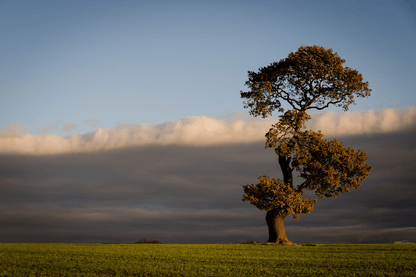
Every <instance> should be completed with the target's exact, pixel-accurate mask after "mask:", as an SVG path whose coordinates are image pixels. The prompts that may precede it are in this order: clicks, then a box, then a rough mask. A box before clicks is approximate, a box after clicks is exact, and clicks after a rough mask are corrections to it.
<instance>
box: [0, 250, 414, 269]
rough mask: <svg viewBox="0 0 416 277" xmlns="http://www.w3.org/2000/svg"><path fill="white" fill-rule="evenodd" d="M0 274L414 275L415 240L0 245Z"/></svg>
mask: <svg viewBox="0 0 416 277" xmlns="http://www.w3.org/2000/svg"><path fill="white" fill-rule="evenodd" d="M0 276H3V277H4V276H416V244H339V245H337V244H332V245H321V246H299V247H296V246H276V245H255V244H190V245H189V244H75V243H74V244H58V243H56V244H53V243H49V244H48V243H2V244H0Z"/></svg>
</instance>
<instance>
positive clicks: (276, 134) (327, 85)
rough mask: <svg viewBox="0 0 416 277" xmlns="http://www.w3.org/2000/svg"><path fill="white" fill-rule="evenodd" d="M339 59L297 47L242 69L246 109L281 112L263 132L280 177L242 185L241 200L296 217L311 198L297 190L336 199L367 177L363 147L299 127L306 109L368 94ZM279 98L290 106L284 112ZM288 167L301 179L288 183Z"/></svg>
mask: <svg viewBox="0 0 416 277" xmlns="http://www.w3.org/2000/svg"><path fill="white" fill-rule="evenodd" d="M343 63H345V60H343V59H341V58H340V57H339V56H338V54H337V53H333V52H332V49H325V48H323V47H320V46H316V45H314V46H302V47H300V48H299V49H298V51H297V52H296V53H290V54H289V56H288V57H287V58H286V59H282V60H280V61H279V62H275V63H271V64H270V65H269V66H267V67H263V68H260V69H259V72H258V73H256V72H252V71H249V72H248V76H249V80H248V81H247V82H246V85H247V86H248V87H249V89H250V90H249V91H247V92H243V91H241V98H243V99H245V101H244V104H245V108H248V109H250V114H251V115H253V116H259V115H261V116H262V117H263V118H265V117H267V116H268V115H271V114H272V112H273V111H275V110H278V111H279V112H281V113H283V114H281V115H280V116H279V121H278V122H277V123H276V124H274V125H272V128H270V130H269V132H268V133H267V134H266V148H269V147H273V148H275V151H276V154H277V155H278V156H279V164H280V167H281V169H282V173H283V177H284V178H283V179H284V180H283V181H281V180H276V179H274V178H272V179H270V178H269V177H267V176H263V177H259V178H258V179H259V180H260V181H259V183H258V184H256V185H248V184H247V185H242V186H243V188H244V192H245V194H244V196H243V201H250V203H251V204H253V205H255V206H256V207H257V208H259V209H261V210H267V211H268V212H269V211H272V212H273V214H276V215H294V217H295V218H296V219H299V214H300V213H310V212H311V211H312V210H313V206H314V204H315V203H316V201H317V200H316V199H303V198H302V192H303V190H305V189H308V190H313V191H315V197H317V198H320V199H322V198H324V197H332V198H336V197H338V196H339V195H340V193H344V192H349V191H350V189H351V188H356V189H358V188H359V187H360V182H361V181H363V180H364V179H366V178H367V177H368V174H369V173H370V172H371V170H372V167H371V166H369V165H367V164H366V161H367V159H368V157H367V154H366V152H365V151H363V150H358V151H356V150H355V149H353V148H352V147H349V148H346V147H344V145H343V144H342V143H341V142H338V140H337V139H336V138H335V139H333V140H330V141H328V140H326V139H323V135H322V134H321V132H320V131H318V132H314V131H312V130H306V128H305V123H306V121H307V120H309V119H310V118H311V117H310V116H309V115H308V114H307V112H306V111H307V110H309V109H317V110H322V109H324V108H327V107H329V105H335V106H337V107H342V108H343V109H344V110H345V111H347V110H348V106H349V105H350V104H354V103H355V101H354V97H355V96H357V97H367V96H370V92H371V89H369V88H368V82H363V77H362V75H361V74H360V73H358V71H356V70H353V69H351V68H349V67H344V66H343ZM282 100H284V101H286V102H287V103H288V104H289V105H290V106H291V107H292V109H290V110H287V111H286V112H285V110H284V109H283V108H282V107H281V101H282ZM293 170H296V171H298V172H299V176H300V177H302V178H303V179H305V181H304V182H303V183H301V184H299V185H297V186H294V185H293V177H292V172H293ZM276 228H277V227H276ZM281 228H283V227H281Z"/></svg>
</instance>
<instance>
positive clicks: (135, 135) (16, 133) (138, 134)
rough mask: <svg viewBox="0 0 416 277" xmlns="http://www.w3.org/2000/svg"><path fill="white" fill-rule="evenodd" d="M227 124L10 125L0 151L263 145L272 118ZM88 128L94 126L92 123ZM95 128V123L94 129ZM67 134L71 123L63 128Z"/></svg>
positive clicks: (380, 118)
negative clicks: (80, 130) (41, 129)
mask: <svg viewBox="0 0 416 277" xmlns="http://www.w3.org/2000/svg"><path fill="white" fill-rule="evenodd" d="M241 117H242V116H240V115H237V116H231V117H230V118H231V119H232V120H231V121H227V120H221V119H214V118H208V117H205V116H194V117H188V118H184V119H181V120H175V121H169V122H165V123H162V124H158V125H148V124H137V125H118V126H117V127H116V128H111V129H101V128H99V129H98V130H97V131H95V132H93V133H89V134H85V135H79V134H73V135H71V136H70V137H60V136H57V135H43V136H38V135H31V134H27V133H26V134H23V132H22V131H23V130H24V127H22V126H15V125H12V126H9V127H8V128H3V129H2V130H0V153H15V154H25V155H54V154H65V153H89V152H96V151H102V150H112V149H123V148H128V147H143V146H149V145H187V146H194V147H200V146H202V147H206V146H215V145H230V144H244V143H255V142H261V141H264V134H265V133H266V132H267V131H268V130H269V128H270V126H271V125H272V124H273V123H275V119H265V120H261V119H257V120H256V119H255V120H247V119H241ZM312 117H313V118H312V120H310V121H309V122H308V123H307V127H308V128H310V129H313V130H321V131H322V133H323V134H324V135H326V136H348V135H363V134H382V133H390V132H396V131H406V130H410V129H412V128H414V127H415V126H416V108H414V107H409V108H407V109H406V110H399V109H385V110H381V111H372V110H370V111H368V112H345V113H335V112H325V113H317V114H312ZM91 126H93V125H91ZM94 126H95V125H94ZM65 128H67V129H68V130H69V129H70V128H73V126H72V125H68V126H67V125H66V126H65Z"/></svg>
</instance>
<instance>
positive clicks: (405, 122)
mask: <svg viewBox="0 0 416 277" xmlns="http://www.w3.org/2000/svg"><path fill="white" fill-rule="evenodd" d="M312 117H313V119H312V120H311V121H310V122H308V125H307V126H308V127H309V128H311V129H313V130H321V131H322V133H323V134H324V135H329V136H345V135H362V134H374V133H389V132H395V131H404V130H410V129H412V128H414V127H415V126H416V108H415V107H409V108H407V109H405V110H400V109H384V110H380V111H373V110H369V111H367V112H346V113H336V112H332V111H329V112H325V113H318V114H316V115H312Z"/></svg>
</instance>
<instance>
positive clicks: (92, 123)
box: [82, 118, 101, 127]
mask: <svg viewBox="0 0 416 277" xmlns="http://www.w3.org/2000/svg"><path fill="white" fill-rule="evenodd" d="M82 123H84V124H85V125H88V126H91V127H96V126H98V125H100V124H101V120H100V119H99V118H92V119H87V120H84V121H82Z"/></svg>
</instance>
